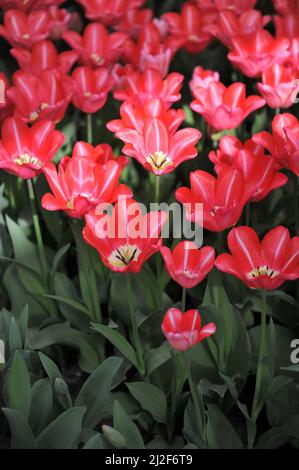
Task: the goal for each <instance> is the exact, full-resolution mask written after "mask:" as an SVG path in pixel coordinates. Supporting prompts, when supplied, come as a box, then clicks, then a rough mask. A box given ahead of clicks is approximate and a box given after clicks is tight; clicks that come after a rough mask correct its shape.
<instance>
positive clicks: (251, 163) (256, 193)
mask: <svg viewBox="0 0 299 470" xmlns="http://www.w3.org/2000/svg"><path fill="white" fill-rule="evenodd" d="M209 158H210V160H211V161H212V162H213V163H214V164H215V171H216V173H217V174H219V173H220V172H221V171H222V170H224V169H227V168H236V169H237V170H239V171H240V172H241V173H242V175H243V177H244V182H245V185H244V193H245V194H246V195H247V197H248V201H252V202H258V201H261V200H262V199H264V198H265V197H266V196H267V195H268V194H269V193H270V192H271V191H273V190H274V189H277V188H280V187H281V186H284V185H285V184H286V183H287V181H288V178H287V176H286V175H284V174H283V173H279V172H278V170H279V165H278V164H277V162H276V160H275V159H274V158H272V157H270V156H268V155H264V149H263V147H261V146H260V145H257V144H255V143H254V142H253V141H252V140H248V141H246V142H245V144H244V145H243V144H242V143H241V142H240V141H239V140H238V139H237V138H236V137H233V136H225V137H223V138H222V139H221V141H220V143H219V150H217V151H216V152H215V151H212V152H210V154H209Z"/></svg>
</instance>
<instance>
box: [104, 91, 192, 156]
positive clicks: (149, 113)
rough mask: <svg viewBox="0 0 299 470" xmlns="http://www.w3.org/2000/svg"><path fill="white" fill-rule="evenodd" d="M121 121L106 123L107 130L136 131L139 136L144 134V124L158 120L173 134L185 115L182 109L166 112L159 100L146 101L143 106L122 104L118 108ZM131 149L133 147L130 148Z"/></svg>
mask: <svg viewBox="0 0 299 470" xmlns="http://www.w3.org/2000/svg"><path fill="white" fill-rule="evenodd" d="M120 116H121V119H115V120H113V121H110V122H108V124H107V128H108V129H109V130H110V131H111V132H114V133H118V132H120V131H125V132H126V133H128V132H130V131H131V130H136V131H137V132H138V133H139V134H141V135H143V134H144V129H145V125H146V123H147V122H148V121H149V120H151V119H154V118H157V119H158V118H159V119H160V120H162V121H163V122H164V124H165V126H166V127H167V128H168V130H169V132H170V133H171V134H174V133H175V132H176V131H177V130H178V128H179V127H180V125H181V124H182V123H183V122H184V119H185V118H186V115H185V113H184V111H183V110H182V109H178V110H176V109H170V110H166V109H165V107H164V106H163V103H162V101H161V100H158V99H157V100H151V101H148V102H147V103H146V104H145V105H144V106H134V105H132V104H131V103H123V104H122V105H121V107H120ZM132 148H133V147H132Z"/></svg>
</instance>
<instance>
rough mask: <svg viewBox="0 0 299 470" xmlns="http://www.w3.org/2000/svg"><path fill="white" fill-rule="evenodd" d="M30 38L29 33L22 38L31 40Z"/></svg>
mask: <svg viewBox="0 0 299 470" xmlns="http://www.w3.org/2000/svg"><path fill="white" fill-rule="evenodd" d="M29 38H30V35H29V34H28V33H27V34H23V36H22V39H29Z"/></svg>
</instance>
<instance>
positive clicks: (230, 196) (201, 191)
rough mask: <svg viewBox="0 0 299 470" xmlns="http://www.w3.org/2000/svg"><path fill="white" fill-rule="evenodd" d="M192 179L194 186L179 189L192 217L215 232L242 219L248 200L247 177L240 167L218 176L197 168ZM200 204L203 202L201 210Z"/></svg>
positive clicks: (176, 194)
mask: <svg viewBox="0 0 299 470" xmlns="http://www.w3.org/2000/svg"><path fill="white" fill-rule="evenodd" d="M190 183H191V189H189V188H186V187H183V188H179V189H178V190H177V191H176V193H175V196H176V199H177V200H178V201H179V202H180V203H181V204H183V205H184V206H185V208H186V217H187V219H188V220H190V221H191V222H196V223H198V224H199V225H201V224H203V227H204V228H206V229H207V230H210V231H211V232H222V231H223V230H225V229H227V228H229V227H232V226H233V225H235V224H236V223H237V222H238V220H239V219H240V216H241V214H242V210H243V208H244V205H245V204H246V203H247V201H248V196H247V194H246V193H245V192H244V184H245V181H244V177H243V175H242V173H241V172H240V171H239V170H236V169H227V170H223V171H221V173H220V174H219V175H218V177H217V178H215V177H214V176H212V175H210V174H209V173H207V172H205V171H202V170H197V171H194V172H191V174H190ZM196 204H202V211H201V210H200V213H198V207H197V206H196Z"/></svg>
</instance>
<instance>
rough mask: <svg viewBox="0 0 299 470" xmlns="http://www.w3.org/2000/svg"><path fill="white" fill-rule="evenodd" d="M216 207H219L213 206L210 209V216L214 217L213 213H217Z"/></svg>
mask: <svg viewBox="0 0 299 470" xmlns="http://www.w3.org/2000/svg"><path fill="white" fill-rule="evenodd" d="M218 209H220V207H218V206H215V207H213V208H212V210H211V211H210V215H211V216H212V217H215V215H216V214H217V211H218Z"/></svg>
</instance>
